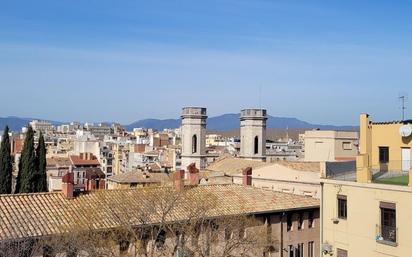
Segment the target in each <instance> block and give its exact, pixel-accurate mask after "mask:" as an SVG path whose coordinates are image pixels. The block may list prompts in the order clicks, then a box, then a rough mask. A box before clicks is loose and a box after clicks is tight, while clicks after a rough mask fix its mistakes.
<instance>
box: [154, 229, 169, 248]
mask: <svg viewBox="0 0 412 257" xmlns="http://www.w3.org/2000/svg"><path fill="white" fill-rule="evenodd" d="M165 242H166V232H165V231H164V230H161V231H159V233H158V234H157V237H156V241H155V244H156V248H157V249H161V248H163V246H164V245H165Z"/></svg>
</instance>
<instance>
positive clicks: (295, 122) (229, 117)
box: [0, 113, 357, 131]
mask: <svg viewBox="0 0 412 257" xmlns="http://www.w3.org/2000/svg"><path fill="white" fill-rule="evenodd" d="M239 118H240V116H239V114H235V113H230V114H223V115H220V116H216V117H210V118H208V119H207V128H208V129H209V130H214V131H230V130H234V129H237V128H239V125H240V124H239ZM31 120H33V118H20V117H14V116H11V117H5V118H1V117H0V130H3V128H4V127H5V126H6V125H8V126H9V127H10V129H11V130H12V131H20V130H21V128H22V127H24V126H26V125H27V124H28V123H29V122H30V121H31ZM49 122H51V123H52V124H53V125H56V126H57V125H60V124H63V122H60V121H49ZM180 122H181V121H180V119H163V120H162V119H144V120H139V121H136V122H133V123H131V124H129V125H124V127H125V128H126V129H127V130H129V131H132V130H133V128H153V129H157V130H163V129H165V128H178V127H179V126H180ZM267 127H268V128H279V129H285V128H291V129H293V128H305V129H315V128H318V129H322V130H326V129H332V130H354V129H357V127H356V126H334V125H321V124H312V123H309V122H306V121H302V120H299V119H296V118H291V117H274V116H268V121H267Z"/></svg>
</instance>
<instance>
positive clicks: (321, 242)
mask: <svg viewBox="0 0 412 257" xmlns="http://www.w3.org/2000/svg"><path fill="white" fill-rule="evenodd" d="M323 185H324V183H323V182H320V240H319V241H320V245H319V251H320V255H319V256H323V251H322V245H323V193H324V192H323Z"/></svg>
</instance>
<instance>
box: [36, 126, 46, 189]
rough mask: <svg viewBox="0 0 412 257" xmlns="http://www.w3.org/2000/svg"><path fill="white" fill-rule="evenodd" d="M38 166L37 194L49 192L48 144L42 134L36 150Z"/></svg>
mask: <svg viewBox="0 0 412 257" xmlns="http://www.w3.org/2000/svg"><path fill="white" fill-rule="evenodd" d="M36 166H37V175H36V192H47V173H46V166H47V163H46V144H45V143H44V137H43V134H42V133H40V137H39V144H38V146H37V149H36Z"/></svg>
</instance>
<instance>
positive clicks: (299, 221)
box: [298, 213, 303, 230]
mask: <svg viewBox="0 0 412 257" xmlns="http://www.w3.org/2000/svg"><path fill="white" fill-rule="evenodd" d="M302 228H303V215H302V214H301V213H300V214H299V216H298V230H301V229H302Z"/></svg>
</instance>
